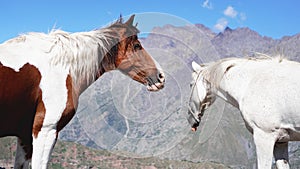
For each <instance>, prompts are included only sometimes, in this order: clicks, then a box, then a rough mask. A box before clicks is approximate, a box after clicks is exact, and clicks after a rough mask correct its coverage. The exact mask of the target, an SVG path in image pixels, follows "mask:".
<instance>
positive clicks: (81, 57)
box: [4, 17, 139, 82]
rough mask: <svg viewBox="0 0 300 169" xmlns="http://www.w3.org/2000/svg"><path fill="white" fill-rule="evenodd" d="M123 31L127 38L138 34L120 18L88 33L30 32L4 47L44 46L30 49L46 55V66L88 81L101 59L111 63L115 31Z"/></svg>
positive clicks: (113, 54) (92, 78)
mask: <svg viewBox="0 0 300 169" xmlns="http://www.w3.org/2000/svg"><path fill="white" fill-rule="evenodd" d="M122 28H125V29H126V32H125V33H126V36H127V37H131V36H133V35H136V34H137V33H139V31H138V29H137V28H136V27H135V26H130V25H127V24H124V23H123V19H122V17H120V18H119V19H118V20H117V21H116V22H114V23H112V24H111V25H109V26H107V27H105V28H101V29H96V30H93V31H89V32H77V33H69V32H65V31H62V30H59V29H53V30H51V31H50V32H49V33H48V34H46V33H40V32H30V33H27V34H22V35H20V36H18V37H16V38H13V39H11V40H8V41H6V42H5V43H4V44H20V45H24V44H29V45H30V43H32V44H46V45H37V46H35V47H34V48H36V49H37V48H40V49H38V50H40V51H43V55H47V56H50V58H51V59H50V65H62V66H64V67H66V68H68V69H69V70H70V73H71V75H72V77H73V78H76V77H78V76H79V75H82V74H83V75H85V76H86V80H87V81H88V82H89V81H91V80H94V79H95V75H96V74H97V71H98V70H99V68H100V69H101V66H102V65H100V63H101V61H102V60H103V59H106V61H108V62H110V63H112V64H114V61H115V59H116V58H114V56H116V55H115V53H114V52H117V49H112V48H114V47H115V46H116V45H117V44H118V43H119V42H120V40H121V39H119V38H120V37H119V34H118V32H116V31H117V30H119V29H122Z"/></svg>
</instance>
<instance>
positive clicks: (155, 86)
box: [147, 82, 164, 91]
mask: <svg viewBox="0 0 300 169" xmlns="http://www.w3.org/2000/svg"><path fill="white" fill-rule="evenodd" d="M162 88H164V82H157V83H149V82H147V89H148V90H149V91H158V90H160V89H162Z"/></svg>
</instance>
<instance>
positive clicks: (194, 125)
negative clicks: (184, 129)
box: [188, 110, 201, 131]
mask: <svg viewBox="0 0 300 169" xmlns="http://www.w3.org/2000/svg"><path fill="white" fill-rule="evenodd" d="M188 114H189V117H188V122H189V124H190V125H191V127H192V131H196V130H197V127H198V126H199V124H200V121H201V119H198V118H197V117H195V115H194V114H193V112H191V111H190V110H189V112H188Z"/></svg>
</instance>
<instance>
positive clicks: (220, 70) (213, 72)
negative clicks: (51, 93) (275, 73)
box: [201, 53, 286, 90]
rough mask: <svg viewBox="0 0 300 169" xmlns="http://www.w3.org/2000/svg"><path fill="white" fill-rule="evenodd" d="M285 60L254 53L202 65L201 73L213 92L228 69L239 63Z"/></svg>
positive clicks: (279, 57) (280, 57) (281, 57)
mask: <svg viewBox="0 0 300 169" xmlns="http://www.w3.org/2000/svg"><path fill="white" fill-rule="evenodd" d="M283 60H286V59H285V58H284V57H283V56H276V57H272V56H269V55H267V54H262V53H254V55H253V56H252V57H244V58H233V57H231V58H224V59H220V60H218V61H216V62H211V63H206V64H204V66H205V69H204V70H203V71H202V72H201V73H202V75H203V77H204V79H206V80H207V81H208V82H210V85H211V87H212V89H213V90H216V89H218V87H219V85H220V83H221V80H222V78H223V76H224V75H225V73H226V72H228V71H229V69H231V68H233V67H234V66H235V65H237V64H238V63H241V62H248V61H254V62H260V61H274V62H278V63H280V62H282V61H283Z"/></svg>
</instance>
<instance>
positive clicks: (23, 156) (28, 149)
mask: <svg viewBox="0 0 300 169" xmlns="http://www.w3.org/2000/svg"><path fill="white" fill-rule="evenodd" d="M31 153H32V144H31V142H30V143H24V142H23V141H22V140H21V139H20V138H18V142H17V152H16V157H15V165H14V169H28V168H29V162H30V158H31Z"/></svg>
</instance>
